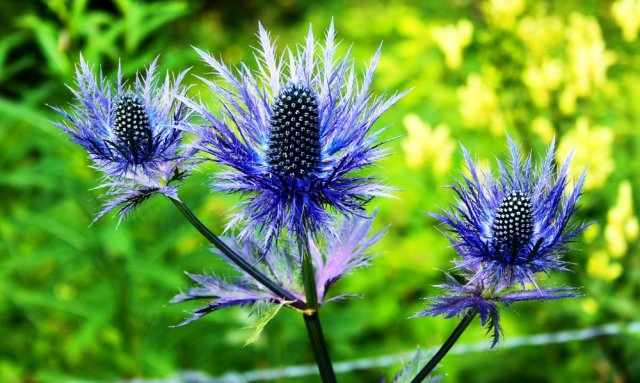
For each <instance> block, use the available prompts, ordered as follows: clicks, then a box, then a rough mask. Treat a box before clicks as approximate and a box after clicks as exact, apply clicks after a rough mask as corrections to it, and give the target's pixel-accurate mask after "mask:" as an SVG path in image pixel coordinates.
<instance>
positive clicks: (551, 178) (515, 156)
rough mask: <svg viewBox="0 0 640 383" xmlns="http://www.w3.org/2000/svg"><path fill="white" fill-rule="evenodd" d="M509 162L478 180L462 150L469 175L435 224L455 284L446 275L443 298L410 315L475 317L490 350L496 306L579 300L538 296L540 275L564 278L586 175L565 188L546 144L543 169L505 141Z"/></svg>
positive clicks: (564, 171)
mask: <svg viewBox="0 0 640 383" xmlns="http://www.w3.org/2000/svg"><path fill="white" fill-rule="evenodd" d="M509 151H510V155H511V158H510V161H509V163H507V164H505V163H503V162H502V161H498V169H499V171H498V174H497V176H495V177H494V175H493V174H492V173H491V171H490V170H489V171H488V172H483V171H482V170H481V169H480V166H479V165H478V164H475V163H474V162H473V161H472V160H471V156H470V154H469V152H468V151H467V150H466V149H465V148H463V153H464V158H465V161H466V166H467V170H468V175H466V176H465V175H462V176H461V177H460V179H459V180H458V182H457V183H455V184H454V185H453V186H451V188H452V189H453V190H454V191H455V193H456V195H457V202H456V203H455V204H454V205H453V206H452V208H451V210H449V211H445V212H444V213H442V214H434V215H433V216H434V217H435V218H437V219H438V220H439V221H441V222H442V223H443V224H444V226H445V227H446V230H447V236H448V238H449V240H450V241H451V244H452V246H453V248H454V249H456V251H457V253H458V254H459V255H460V259H458V260H456V262H455V264H456V267H455V268H454V270H456V271H458V272H459V274H460V276H459V277H460V278H461V279H462V280H464V282H460V281H459V280H458V279H457V278H456V277H454V276H452V275H451V274H447V282H446V283H444V284H442V285H439V286H438V287H439V288H441V289H442V290H444V291H445V295H444V296H441V297H436V298H432V299H431V305H430V307H429V308H427V309H426V310H424V311H422V312H420V313H418V314H416V316H424V315H431V316H435V315H444V316H445V317H447V318H449V317H453V316H457V315H462V314H464V313H467V312H469V310H477V312H478V313H479V315H480V318H481V322H482V324H483V325H485V324H486V325H487V327H488V330H489V331H492V332H493V337H494V338H493V345H495V344H496V343H497V342H498V339H499V336H500V325H499V310H498V303H500V302H502V303H504V304H509V303H512V302H516V301H524V300H549V299H559V298H565V297H572V296H576V295H579V294H578V293H577V291H576V290H575V289H574V288H570V287H560V288H542V287H540V286H539V285H538V281H537V277H538V275H539V274H541V273H543V274H548V273H549V272H550V271H552V270H567V268H566V265H567V264H566V262H565V261H563V260H562V259H561V256H562V254H563V253H564V252H566V251H567V250H568V249H569V247H568V245H569V243H570V242H571V241H572V240H573V239H575V237H576V236H577V235H578V234H579V233H580V232H581V231H582V230H583V229H584V228H585V227H586V225H584V224H576V223H573V224H571V223H570V222H569V221H570V218H571V217H572V216H573V215H574V214H575V213H576V211H577V209H578V199H579V197H580V195H581V190H582V185H583V183H584V177H585V173H583V174H582V175H581V176H580V177H579V178H578V180H577V181H576V182H575V183H574V184H573V185H572V189H571V190H570V191H568V190H567V189H568V183H569V176H568V171H569V164H570V161H571V158H570V157H569V158H568V159H567V160H566V161H565V163H564V164H563V165H562V166H559V167H556V164H555V163H554V158H555V144H554V143H552V144H551V145H550V146H549V148H548V150H547V153H546V156H545V157H544V158H541V163H540V164H539V165H538V166H534V164H533V163H532V160H531V156H528V157H527V158H526V159H525V158H523V156H522V154H521V153H520V150H519V148H518V147H517V145H516V144H515V143H514V142H513V141H512V140H511V139H509Z"/></svg>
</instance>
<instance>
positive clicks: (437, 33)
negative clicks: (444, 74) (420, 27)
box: [433, 20, 473, 69]
mask: <svg viewBox="0 0 640 383" xmlns="http://www.w3.org/2000/svg"><path fill="white" fill-rule="evenodd" d="M472 37H473V24H471V22H470V21H469V20H459V21H458V22H457V23H456V24H448V25H445V26H440V27H436V28H434V29H433V40H434V41H435V43H436V45H437V46H438V48H440V50H441V51H442V53H443V54H444V58H445V63H446V64H447V66H448V67H449V69H458V68H459V67H460V64H461V63H462V52H463V50H464V48H465V47H467V46H468V45H469V44H470V43H471V38H472Z"/></svg>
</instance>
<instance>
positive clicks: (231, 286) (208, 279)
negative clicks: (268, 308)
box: [172, 217, 383, 324]
mask: <svg viewBox="0 0 640 383" xmlns="http://www.w3.org/2000/svg"><path fill="white" fill-rule="evenodd" d="M372 222H373V220H372V217H353V218H351V219H348V220H345V222H344V223H343V224H342V225H341V226H340V227H339V228H338V229H337V230H336V232H337V236H336V237H331V238H330V240H329V241H327V242H325V243H323V244H322V245H319V244H316V243H314V242H313V241H310V243H309V245H310V252H311V259H312V262H313V266H314V270H315V286H316V290H317V291H316V294H317V296H318V297H319V300H320V302H319V303H320V304H324V303H327V302H329V301H332V300H336V299H341V298H344V297H346V296H345V295H340V296H336V297H328V290H329V288H330V287H331V286H332V285H333V284H334V283H335V282H336V281H338V280H339V279H340V278H342V277H343V276H345V275H346V274H348V273H349V272H350V271H351V270H354V269H357V268H361V267H365V266H368V265H369V260H370V259H371V258H372V255H371V254H370V253H369V252H368V250H369V248H370V247H371V246H372V245H373V244H374V243H375V242H376V241H377V240H378V239H379V238H380V236H381V235H382V233H383V232H382V231H381V232H378V233H376V234H373V235H371V234H370V232H371V223H372ZM227 242H228V244H229V246H230V247H231V248H233V249H234V251H235V252H236V253H238V254H240V255H241V256H242V257H243V258H244V259H246V260H247V261H249V262H250V263H251V264H252V265H254V266H255V267H256V268H258V269H259V270H260V271H261V272H262V273H264V274H265V275H267V276H268V277H269V278H270V279H272V280H274V281H276V282H277V283H278V285H280V286H281V287H282V288H283V289H285V290H286V291H287V292H288V293H289V294H290V295H291V296H293V297H295V298H296V299H299V300H300V301H304V300H305V292H304V287H303V283H302V275H301V265H300V259H301V254H299V251H300V248H299V247H298V246H297V244H296V242H295V241H291V240H282V241H281V243H280V244H279V246H278V247H277V248H275V247H274V248H273V249H272V251H269V252H267V253H266V254H264V251H263V250H262V246H261V245H260V244H259V242H256V241H255V240H252V239H247V240H245V241H243V242H236V241H233V240H231V239H229V240H228V241H227ZM214 251H216V250H214ZM220 255H221V256H222V257H224V258H225V259H226V260H227V261H228V262H229V264H230V265H231V266H233V267H235V264H234V263H233V262H231V261H230V260H229V259H228V258H226V257H225V256H224V254H222V253H220ZM235 268H236V270H237V271H238V272H239V273H240V275H239V276H237V277H234V278H231V279H229V278H227V279H223V278H221V277H218V276H215V275H195V274H189V277H190V278H191V279H193V280H194V281H195V282H196V283H198V285H199V286H198V287H193V288H190V289H188V290H187V291H186V292H183V293H180V294H178V295H177V296H176V297H174V298H173V300H172V303H179V302H184V301H192V300H205V301H208V303H206V304H205V305H204V306H202V307H199V308H197V309H196V310H194V311H193V312H192V313H191V317H190V318H188V319H186V320H185V321H184V322H182V323H181V324H186V323H189V322H192V321H194V320H196V319H198V318H200V317H202V316H204V315H206V314H208V313H211V312H214V311H217V310H219V309H222V308H225V307H231V306H244V305H250V304H256V303H259V302H268V303H273V304H279V305H287V304H289V303H291V302H287V301H286V300H285V299H284V298H282V297H281V296H279V295H277V294H275V293H273V292H272V291H270V290H268V289H266V288H265V287H264V286H263V285H261V284H260V283H259V282H257V281H256V280H255V279H254V278H253V277H251V276H250V275H248V274H247V273H246V272H244V271H243V270H241V269H239V268H237V267H235Z"/></svg>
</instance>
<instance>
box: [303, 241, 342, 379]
mask: <svg viewBox="0 0 640 383" xmlns="http://www.w3.org/2000/svg"><path fill="white" fill-rule="evenodd" d="M298 249H299V251H300V256H301V257H302V259H301V264H302V284H303V285H304V292H305V296H306V299H307V310H306V311H305V312H303V314H302V317H303V318H304V324H305V326H306V327H307V335H308V336H309V341H310V342H311V348H312V349H313V356H314V357H315V359H316V364H317V365H318V370H319V371H320V377H321V378H322V381H323V382H324V383H336V382H337V380H336V375H335V372H334V371H333V365H332V364H331V357H330V356H329V351H328V349H327V343H326V342H325V340H324V335H323V333H322V325H321V324H320V315H319V313H318V290H317V289H316V278H315V272H314V270H313V262H312V260H311V251H310V250H309V240H308V238H307V237H303V236H301V237H300V238H298Z"/></svg>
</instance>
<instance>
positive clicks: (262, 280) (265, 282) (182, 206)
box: [169, 198, 306, 310]
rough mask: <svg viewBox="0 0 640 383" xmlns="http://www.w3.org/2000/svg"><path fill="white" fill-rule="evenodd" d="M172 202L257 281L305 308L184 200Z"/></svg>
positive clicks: (173, 200)
mask: <svg viewBox="0 0 640 383" xmlns="http://www.w3.org/2000/svg"><path fill="white" fill-rule="evenodd" d="M169 199H170V200H171V202H173V204H174V205H176V207H177V208H178V210H180V212H181V213H182V214H183V215H184V216H185V217H186V218H187V220H188V221H189V222H190V223H191V224H192V225H193V227H195V228H196V229H197V230H198V231H199V232H200V234H202V235H203V236H204V237H205V238H206V239H207V240H209V242H211V243H212V244H213V245H214V246H215V247H217V248H218V249H219V250H220V251H222V253H224V255H226V256H227V257H228V258H229V259H230V260H231V261H232V262H233V263H235V264H236V265H237V266H238V267H239V268H241V269H242V270H243V271H245V272H246V273H247V274H249V275H251V276H252V277H253V278H254V279H255V280H256V281H258V282H260V283H261V284H262V285H263V286H264V287H266V288H267V289H269V290H271V291H272V292H273V293H275V294H276V295H278V296H280V297H282V298H284V299H286V300H287V301H289V302H292V303H291V304H290V305H291V306H293V307H295V308H297V309H300V310H304V309H305V308H306V307H305V304H304V302H301V301H300V300H299V299H297V298H296V297H294V296H293V295H291V294H290V293H289V292H287V291H285V290H284V289H282V287H280V286H278V285H277V284H275V283H274V282H273V281H272V280H271V279H269V278H268V277H267V276H266V275H264V274H262V273H261V272H260V271H258V270H257V269H256V268H255V267H253V266H251V264H249V262H247V261H246V260H244V259H243V258H242V257H241V256H240V255H239V254H238V253H236V252H235V251H233V250H232V249H231V248H230V247H229V246H227V244H226V243H224V242H223V241H222V240H221V239H220V238H219V237H218V236H216V235H215V234H213V233H212V232H211V231H210V230H209V229H208V228H207V227H206V226H205V225H204V224H203V223H202V222H201V221H200V220H199V219H198V217H196V216H195V214H193V212H192V211H191V210H190V209H189V208H188V207H187V206H186V205H185V204H184V203H183V202H182V201H178V200H176V199H173V198H169Z"/></svg>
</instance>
